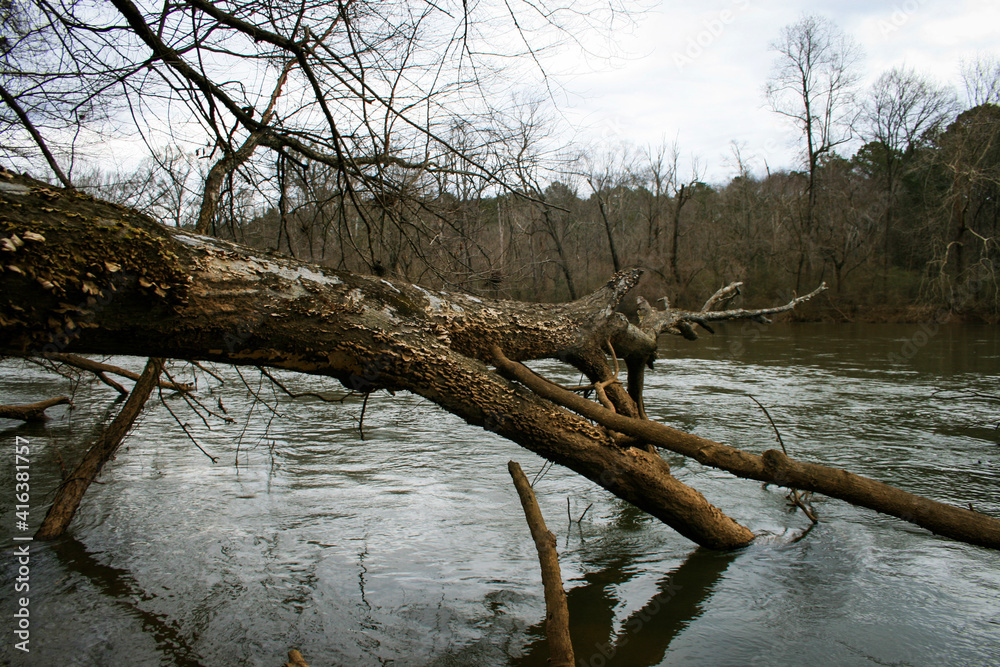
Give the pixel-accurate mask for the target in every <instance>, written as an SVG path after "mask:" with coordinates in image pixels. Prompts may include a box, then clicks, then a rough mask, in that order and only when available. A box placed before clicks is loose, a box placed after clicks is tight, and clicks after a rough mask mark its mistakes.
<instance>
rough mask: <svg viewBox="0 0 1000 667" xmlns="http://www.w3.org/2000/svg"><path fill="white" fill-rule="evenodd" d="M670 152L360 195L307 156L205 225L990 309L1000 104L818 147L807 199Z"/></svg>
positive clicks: (321, 253) (997, 301) (539, 285)
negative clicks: (432, 189) (559, 176)
mask: <svg viewBox="0 0 1000 667" xmlns="http://www.w3.org/2000/svg"><path fill="white" fill-rule="evenodd" d="M668 153H669V151H659V152H656V151H647V152H644V153H636V154H635V155H632V156H630V157H629V159H626V160H621V159H619V160H616V161H615V163H616V165H617V166H614V165H605V166H603V167H601V168H600V169H591V172H590V173H588V174H583V175H582V176H581V177H578V178H576V179H575V181H570V179H566V180H567V181H569V182H574V185H572V186H571V185H567V184H566V183H565V182H560V181H555V182H552V183H549V184H547V185H545V186H543V187H534V188H532V187H525V188H522V189H520V190H519V191H512V192H506V193H504V194H501V195H494V196H486V195H484V194H482V191H480V190H478V189H476V188H474V187H471V186H470V187H469V188H468V189H466V190H465V191H462V189H460V188H454V187H453V188H449V189H448V190H444V189H442V191H439V192H437V193H428V192H426V191H425V192H421V193H420V194H419V195H417V194H416V193H408V194H409V195H410V196H406V197H404V196H401V194H400V193H395V195H394V196H393V197H391V198H390V197H388V196H386V197H382V198H380V197H360V196H353V197H352V196H351V194H350V193H347V192H345V191H344V189H343V188H342V187H336V186H333V185H331V184H327V183H325V182H324V179H323V174H322V171H321V170H314V171H313V172H312V173H311V175H310V177H309V179H308V180H301V179H300V180H298V181H296V182H295V183H294V184H290V185H289V186H288V187H287V188H286V189H285V193H284V196H283V200H284V203H283V204H282V205H281V206H278V207H272V208H270V209H268V210H266V211H265V212H263V213H260V214H256V215H251V216H249V217H247V218H241V216H240V215H238V214H235V215H229V216H227V218H226V219H227V224H226V225H225V226H223V227H220V228H218V229H216V230H215V231H216V233H218V234H220V235H222V236H229V237H232V238H235V239H236V240H239V241H242V242H247V243H251V244H254V245H257V246H260V247H269V248H280V249H281V250H282V251H284V252H291V253H293V254H294V255H295V256H297V257H300V258H303V259H307V260H309V261H314V262H318V263H321V264H324V265H328V266H332V267H338V268H345V269H350V270H355V271H362V272H368V273H376V274H382V275H394V276H399V277H403V278H406V279H408V280H413V281H416V282H423V283H427V284H434V285H443V284H446V285H449V286H451V287H455V288H460V289H464V290H470V291H473V292H480V293H484V294H489V295H495V296H506V297H511V298H517V299H530V300H543V301H558V300H565V299H572V298H576V297H578V296H581V295H583V294H586V293H587V292H588V291H590V290H592V289H594V288H596V287H597V286H598V285H600V284H601V283H602V282H604V281H605V280H607V279H608V277H609V276H610V275H611V274H612V273H613V272H614V271H615V270H616V269H617V268H624V267H629V266H639V267H642V268H644V269H645V270H646V272H647V280H646V283H645V285H644V290H645V292H646V293H647V294H648V295H649V296H651V297H653V298H658V297H659V296H667V297H669V298H670V300H671V302H672V303H677V304H681V305H685V304H686V305H694V304H696V303H700V301H699V299H704V298H705V297H706V296H707V295H709V294H710V293H711V292H713V291H714V290H715V289H716V288H718V287H719V286H721V285H723V284H726V283H728V282H731V281H735V280H742V281H743V282H744V283H745V284H746V287H745V290H744V291H745V293H746V294H747V295H748V297H751V299H752V300H753V301H766V300H773V299H774V298H782V297H784V296H787V295H788V294H790V293H791V292H792V291H793V290H794V291H798V292H799V293H802V292H803V291H808V290H810V289H812V288H813V287H815V286H816V285H817V284H819V283H820V282H821V281H826V282H827V283H828V285H829V286H830V290H829V292H828V298H827V299H826V300H825V301H823V304H821V305H825V307H826V308H828V309H830V312H832V313H837V312H838V311H840V312H841V314H842V315H844V316H848V317H849V316H852V313H855V312H857V311H858V310H860V311H862V312H865V311H868V312H869V313H870V314H869V315H868V316H872V315H871V313H872V312H874V313H877V312H886V313H891V312H892V311H898V310H899V309H902V308H906V307H911V306H921V305H922V306H926V307H929V308H941V307H945V308H948V309H950V310H954V311H958V312H975V313H978V314H979V315H982V316H985V317H993V316H996V315H997V314H998V313H1000V294H998V281H997V276H996V273H995V270H994V269H995V264H996V261H997V259H998V251H1000V248H998V245H997V240H998V238H1000V229H998V224H1000V107H998V106H996V105H993V104H982V105H979V106H976V107H974V108H971V109H969V110H967V111H965V112H963V113H961V114H960V115H958V117H957V118H955V119H954V120H953V121H952V122H951V123H949V124H948V125H947V126H946V127H944V128H943V129H941V130H940V131H938V132H935V133H933V134H931V135H929V136H925V137H923V138H922V140H921V141H919V142H915V143H914V145H912V146H911V147H909V148H908V149H907V150H903V151H900V150H896V151H893V150H890V149H889V148H887V147H886V146H885V145H884V144H883V143H880V142H870V143H868V144H865V145H864V146H862V147H861V148H860V149H859V150H858V151H857V152H856V153H855V154H854V155H853V156H851V157H850V158H847V157H841V156H839V155H837V154H835V153H830V154H828V155H825V156H823V157H822V159H821V160H820V161H819V163H818V166H817V169H816V173H815V176H814V184H813V188H814V190H815V194H814V196H815V201H814V203H813V207H812V211H811V215H808V214H807V209H808V208H809V202H808V196H809V195H808V182H807V181H808V175H807V174H806V173H802V172H777V173H771V174H768V175H766V176H764V177H756V176H754V175H752V174H751V173H750V170H749V169H747V168H746V167H745V165H742V164H741V165H740V172H741V174H740V175H738V176H737V177H735V178H733V179H732V180H731V181H730V182H729V183H726V184H724V185H717V186H712V185H709V184H706V183H704V182H701V181H699V180H696V179H692V180H688V181H687V182H685V180H684V179H682V178H680V177H679V174H678V170H677V169H676V162H677V160H676V152H675V153H674V154H673V155H670V154H668ZM234 213H236V212H235V211H234ZM650 300H651V301H652V300H653V299H650ZM873 308H874V309H876V310H875V311H872V310H871V309H873ZM814 312H815V311H814ZM863 316H864V315H863ZM876 316H877V315H876Z"/></svg>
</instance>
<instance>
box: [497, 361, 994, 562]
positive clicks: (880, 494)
mask: <svg viewBox="0 0 1000 667" xmlns="http://www.w3.org/2000/svg"><path fill="white" fill-rule="evenodd" d="M494 361H495V363H496V366H497V370H498V372H500V374H501V375H503V376H505V377H508V378H510V379H514V380H517V381H518V382H520V383H521V384H523V385H525V386H526V387H528V388H529V389H531V390H532V391H533V392H535V393H536V394H538V395H539V396H542V397H543V398H546V399H548V400H550V401H552V402H554V403H558V404H559V405H562V406H564V407H567V408H569V409H570V410H573V411H574V412H576V413H577V414H580V415H582V416H584V417H586V418H588V419H592V420H593V421H595V422H597V423H598V424H601V425H602V426H604V427H606V428H609V429H612V430H614V431H617V432H619V433H624V434H625V435H630V436H633V437H636V438H640V439H642V440H644V441H646V442H650V443H652V444H654V445H657V446H658V447H663V448H664V449H668V450H670V451H672V452H675V453H677V454H682V455H684V456H688V457H691V458H693V459H695V460H696V461H698V462H699V463H702V464H704V465H708V466H712V467H715V468H720V469H722V470H726V471H728V472H731V473H733V474H734V475H736V476H737V477H744V478H747V479H755V480H758V481H762V482H769V483H772V484H778V485H779V486H785V487H794V488H798V489H802V490H805V491H815V492H818V493H822V494H824V495H827V496H831V497H833V498H839V499H841V500H846V501H847V502H849V503H851V504H854V505H860V506H862V507H867V508H869V509H873V510H875V511H877V512H881V513H883V514H888V515H891V516H895V517H898V518H900V519H903V520H904V521H909V522H911V523H914V524H916V525H918V526H921V527H922V528H926V529H927V530H930V531H931V532H933V533H937V534H939V535H944V536H946V537H951V538H953V539H956V540H960V541H962V542H968V543H969V544H977V545H980V546H984V547H990V548H992V549H1000V519H996V518H994V517H991V516H988V515H985V514H980V513H978V512H975V511H972V510H967V509H963V508H960V507H955V506H953V505H948V504H945V503H941V502H938V501H936V500H930V499H928V498H924V497H922V496H918V495H915V494H912V493H908V492H906V491H902V490H900V489H897V488H895V487H892V486H889V485H888V484H883V483H882V482H877V481H875V480H873V479H869V478H867V477H862V476H861V475H856V474H854V473H850V472H847V471H846V470H841V469H838V468H829V467H827V466H823V465H818V464H815V463H803V462H800V461H795V460H793V459H791V458H789V457H788V456H786V455H785V454H783V453H782V452H779V451H777V450H775V449H770V450H768V451H766V452H764V453H763V454H762V455H760V456H758V455H756V454H750V453H747V452H744V451H743V450H740V449H737V448H735V447H731V446H729V445H723V444H720V443H717V442H713V441H711V440H708V439H706V438H702V437H699V436H696V435H692V434H690V433H684V432H683V431H678V430H676V429H674V428H671V427H669V426H666V425H664V424H659V423H657V422H653V421H649V420H642V419H634V418H631V417H626V416H624V415H620V414H617V413H615V412H612V411H610V410H607V409H606V408H604V407H602V406H600V405H598V404H597V403H594V402H593V401H588V400H587V399H585V398H583V397H581V396H577V395H576V394H574V393H572V392H568V391H566V390H564V389H562V388H560V387H557V386H556V385H554V384H552V383H551V382H549V381H548V380H546V379H545V378H543V377H541V376H539V375H537V374H535V372H534V371H532V370H531V369H529V368H528V367H527V366H524V365H523V364H520V363H517V362H513V361H511V360H509V359H507V358H506V357H504V356H503V354H502V353H501V352H500V350H499V349H497V350H495V351H494Z"/></svg>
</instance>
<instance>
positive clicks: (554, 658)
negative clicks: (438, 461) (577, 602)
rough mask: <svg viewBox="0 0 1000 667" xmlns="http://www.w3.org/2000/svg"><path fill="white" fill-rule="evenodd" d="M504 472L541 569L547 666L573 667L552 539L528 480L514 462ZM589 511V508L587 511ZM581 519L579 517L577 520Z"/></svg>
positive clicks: (554, 538)
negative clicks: (514, 491) (547, 656)
mask: <svg viewBox="0 0 1000 667" xmlns="http://www.w3.org/2000/svg"><path fill="white" fill-rule="evenodd" d="M507 470H508V471H510V476H511V478H512V479H513V480H514V487H515V488H516V489H517V495H518V497H520V499H521V508H522V509H523V510H524V518H525V520H527V522H528V528H529V530H531V538H532V539H533V540H534V541H535V549H536V550H537V551H538V564H539V566H540V567H541V569H542V586H543V587H544V589H545V634H546V636H547V637H548V640H549V653H550V654H551V657H550V658H549V664H551V665H553V667H573V643H572V642H571V641H570V636H569V608H568V607H567V606H566V591H565V590H563V582H562V574H561V573H560V571H559V555H558V554H557V553H556V536H555V535H553V534H552V532H551V531H549V529H548V528H546V527H545V519H544V518H543V517H542V511H541V509H539V507H538V501H537V500H536V499H535V492H534V491H533V490H532V489H531V485H530V484H528V478H527V477H525V476H524V471H523V470H521V466H520V465H518V463H517V462H516V461H510V462H509V463H507ZM588 509H589V508H588ZM580 518H581V519H583V517H582V516H581V517H580Z"/></svg>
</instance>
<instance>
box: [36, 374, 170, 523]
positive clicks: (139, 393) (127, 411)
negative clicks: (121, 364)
mask: <svg viewBox="0 0 1000 667" xmlns="http://www.w3.org/2000/svg"><path fill="white" fill-rule="evenodd" d="M162 370H163V359H159V358H153V357H151V358H150V359H149V360H148V361H147V362H146V367H145V368H144V369H143V371H142V374H141V375H140V376H139V380H138V381H137V382H136V383H135V386H134V387H133V388H132V393H130V394H129V397H128V400H126V401H125V405H123V406H122V409H121V411H120V412H119V413H118V415H117V416H116V417H115V418H114V419H113V420H112V421H111V424H110V425H109V426H108V428H107V430H105V431H104V433H102V434H101V435H100V437H98V439H97V442H95V443H94V445H93V446H92V447H91V448H90V449H89V450H88V451H87V453H86V455H85V456H84V457H83V460H82V461H80V464H79V465H77V467H76V469H75V470H73V472H72V473H71V474H70V476H69V477H68V478H67V479H66V480H65V481H64V482H63V483H62V484H61V485H60V487H59V490H58V491H57V492H56V499H55V501H54V502H53V503H52V507H50V508H49V511H48V512H47V513H46V515H45V519H44V520H43V521H42V525H41V527H40V528H39V529H38V532H37V533H35V539H36V540H51V539H54V538H56V537H59V536H60V535H62V534H63V533H64V532H65V531H66V528H67V527H68V526H69V523H70V521H72V520H73V515H74V514H76V510H77V508H78V507H79V506H80V501H81V500H83V494H84V493H86V492H87V489H88V488H89V487H90V484H91V482H93V481H94V479H96V478H97V475H98V474H100V472H101V468H103V467H104V464H105V463H107V462H108V461H109V460H110V459H111V458H112V457H113V456H114V455H115V452H116V451H118V447H119V445H121V443H122V440H124V439H125V436H126V434H128V432H129V430H130V429H131V428H132V425H133V424H135V420H136V419H138V418H139V414H140V413H141V412H142V408H143V407H144V406H145V405H146V400H147V399H148V398H149V394H150V393H151V392H152V391H153V387H155V386H156V385H157V381H158V380H159V378H160V371H162Z"/></svg>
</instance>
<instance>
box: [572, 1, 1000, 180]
mask: <svg viewBox="0 0 1000 667" xmlns="http://www.w3.org/2000/svg"><path fill="white" fill-rule="evenodd" d="M808 9H809V10H812V8H808ZM802 13H803V5H802V3H796V2H790V1H779V2H768V3H762V2H758V1H755V0H714V1H712V2H707V3H701V4H699V5H692V4H689V3H683V2H680V1H679V0H664V2H662V3H661V5H660V8H659V9H658V10H657V11H654V12H652V13H651V14H649V15H648V16H645V17H643V18H642V19H641V22H640V24H639V25H638V27H637V30H635V31H634V34H631V35H628V36H623V37H622V39H621V42H620V46H621V48H622V49H623V50H625V51H626V52H628V53H631V54H632V56H633V57H632V58H630V59H621V60H620V61H619V62H618V63H617V64H616V65H617V66H616V67H614V68H609V67H604V68H603V69H595V70H593V71H588V72H584V71H581V69H577V70H576V74H575V75H574V76H573V77H572V78H567V79H560V80H559V81H558V82H559V83H560V84H562V85H564V86H565V88H566V90H567V95H568V104H567V107H566V110H565V112H566V113H565V115H566V117H567V119H568V120H569V121H570V122H573V123H576V124H578V125H579V126H580V133H581V134H583V135H584V136H586V135H587V134H588V133H591V134H592V133H596V136H595V138H598V139H604V138H616V139H620V140H626V141H631V142H635V143H638V144H647V143H657V142H659V141H660V140H661V138H663V137H666V138H667V140H668V141H669V140H673V138H674V137H675V136H676V137H677V138H678V140H679V143H680V145H681V148H682V151H684V152H686V153H694V154H696V155H699V156H700V157H701V159H702V162H703V163H704V164H705V165H706V167H707V168H708V178H709V180H722V179H725V178H728V177H729V176H730V175H731V174H732V169H731V168H730V167H727V166H726V161H727V159H728V157H729V154H730V151H731V147H730V144H731V142H732V141H736V142H739V143H741V144H744V145H745V147H746V152H747V153H748V154H750V155H755V156H757V157H759V158H761V159H760V160H759V161H758V165H759V166H762V161H763V159H766V160H767V162H768V164H769V166H770V167H771V168H772V169H775V168H788V167H791V166H794V165H795V164H796V156H797V153H798V151H797V149H796V148H795V146H794V143H795V141H796V139H797V137H798V135H797V130H795V129H794V128H793V127H791V126H789V125H788V124H787V123H784V122H782V121H781V119H780V118H778V117H777V116H776V115H775V114H774V113H772V112H771V111H769V110H768V109H767V108H766V107H765V102H764V98H763V93H762V89H763V86H764V84H765V82H766V80H767V77H768V75H769V73H770V70H771V66H772V63H773V58H774V54H773V53H771V52H770V51H769V50H768V45H769V44H770V42H771V41H772V40H774V39H775V38H776V37H777V36H778V33H779V31H780V29H781V28H782V27H783V26H785V25H788V24H791V23H794V22H795V21H797V20H798V19H799V18H800V16H801V15H802ZM819 13H821V14H823V15H824V16H826V17H827V18H829V19H831V20H832V21H834V22H835V23H837V24H838V25H839V26H840V27H841V28H842V29H843V30H844V31H845V32H846V33H848V34H849V35H851V36H853V37H854V38H855V39H856V40H857V41H858V42H859V43H860V44H861V46H862V48H863V49H864V51H865V53H866V59H865V61H864V67H865V81H866V82H871V81H873V80H874V79H875V78H877V76H878V75H879V74H880V73H881V72H883V71H884V70H886V69H888V68H891V67H893V66H896V65H904V64H905V65H907V66H910V67H913V68H914V69H916V70H917V71H918V72H920V73H922V74H924V75H926V76H930V77H932V78H934V79H937V80H938V81H939V82H941V83H950V84H952V85H954V86H955V87H956V88H959V87H960V86H961V81H960V77H959V64H960V61H961V59H962V58H963V57H970V56H974V55H975V54H976V53H977V52H979V51H989V50H993V51H994V52H995V51H996V50H997V48H998V41H997V35H998V30H997V28H996V26H998V25H1000V4H998V3H996V2H994V1H990V0H966V1H965V2H945V1H941V0H936V1H934V2H931V1H930V0H898V1H897V2H891V3H871V2H861V1H847V2H840V3H837V4H836V5H826V6H824V7H822V8H821V9H820V11H819ZM563 57H565V56H563ZM587 66H592V63H588V64H587Z"/></svg>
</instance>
